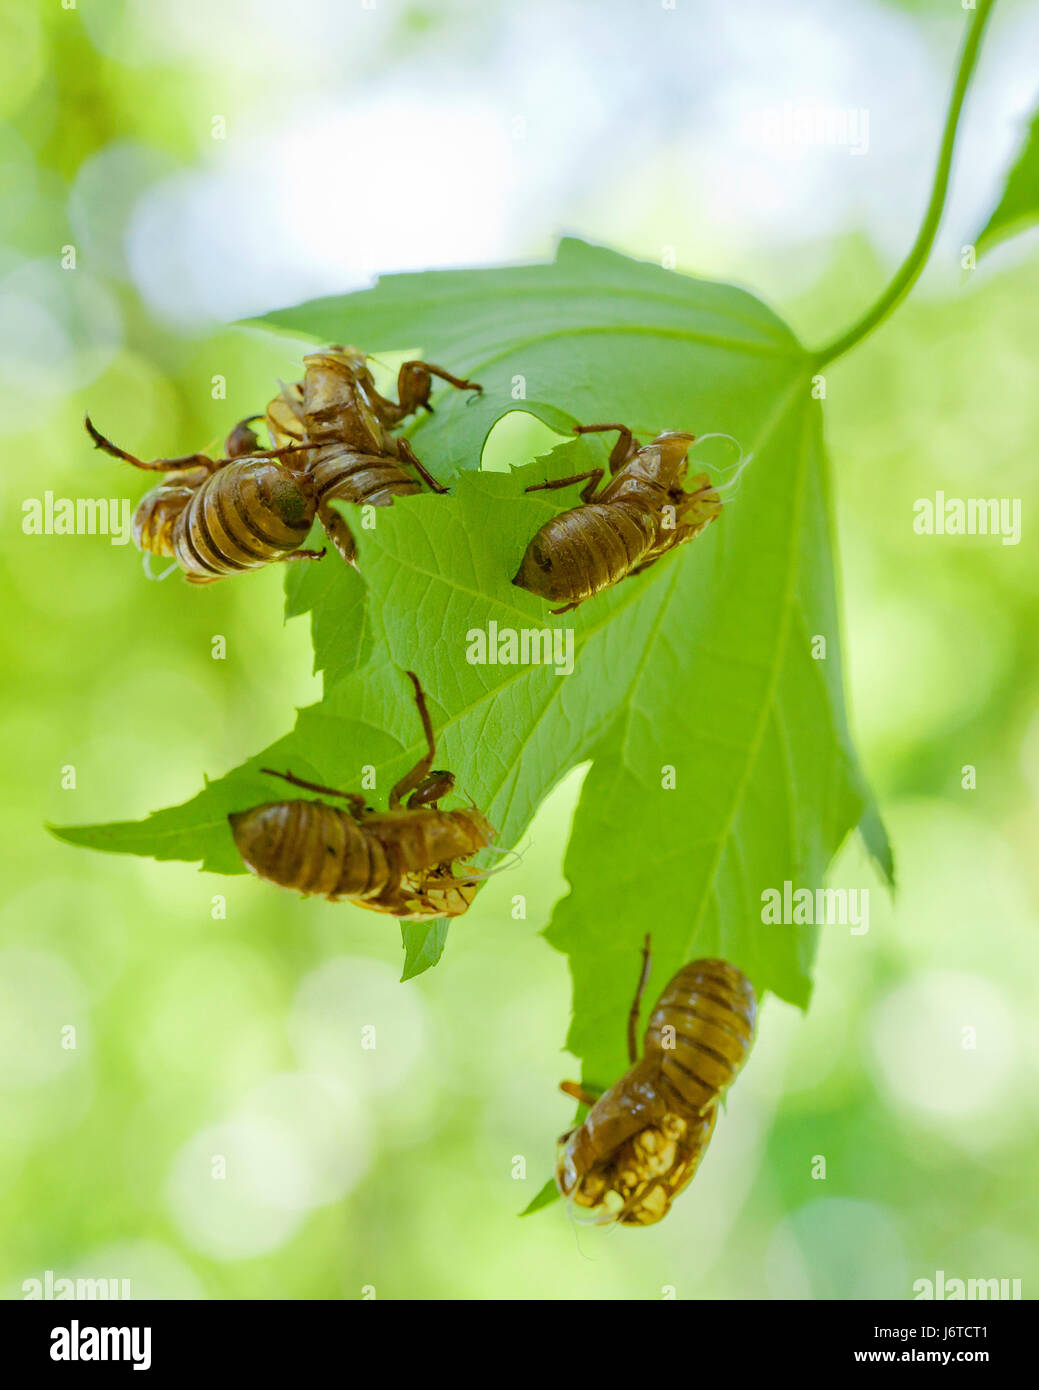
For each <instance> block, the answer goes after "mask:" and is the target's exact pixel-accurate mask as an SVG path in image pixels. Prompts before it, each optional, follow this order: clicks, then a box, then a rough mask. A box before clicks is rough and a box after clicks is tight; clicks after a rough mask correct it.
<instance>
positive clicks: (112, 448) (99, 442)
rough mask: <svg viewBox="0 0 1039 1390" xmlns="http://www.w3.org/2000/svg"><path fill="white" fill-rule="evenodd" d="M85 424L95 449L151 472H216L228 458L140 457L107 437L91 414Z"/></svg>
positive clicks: (194, 456) (198, 455)
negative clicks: (192, 469)
mask: <svg viewBox="0 0 1039 1390" xmlns="http://www.w3.org/2000/svg"><path fill="white" fill-rule="evenodd" d="M83 424H84V425H85V426H86V431H87V434H89V435H90V437H91V439H92V440H93V441H94V448H95V449H101V450H103V451H104V453H106V454H111V455H112V457H113V458H116V459H122V460H123V462H124V463H132V464H133V466H134V467H135V468H143V469H145V470H146V471H147V472H150V473H174V472H176V471H177V469H180V468H206V469H208V470H209V471H210V472H214V471H215V470H216V469H217V468H219V467H220V464H221V462H226V460H217V459H211V458H209V457H208V456H207V455H206V454H185V455H184V456H183V457H182V458H171V459H139V458H138V457H137V456H136V454H128V453H127V452H126V450H125V449H120V448H119V446H118V445H117V444H113V443H112V441H111V440H110V439H106V437H105V436H104V435H103V434H102V433H101V431H100V430H99V429H97V428H95V426H94V422H93V421H92V420H91V418H90V416H89V415H86V416H84V418H83Z"/></svg>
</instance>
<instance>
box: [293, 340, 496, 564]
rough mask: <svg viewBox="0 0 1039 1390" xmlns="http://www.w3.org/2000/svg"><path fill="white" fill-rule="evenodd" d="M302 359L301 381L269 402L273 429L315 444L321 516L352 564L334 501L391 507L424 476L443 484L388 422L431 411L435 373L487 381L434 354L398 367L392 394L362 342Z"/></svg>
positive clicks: (310, 465) (457, 383)
mask: <svg viewBox="0 0 1039 1390" xmlns="http://www.w3.org/2000/svg"><path fill="white" fill-rule="evenodd" d="M303 365H304V368H305V375H304V378H303V380H302V382H297V383H295V384H294V385H292V386H287V387H284V388H283V389H282V393H281V395H280V396H276V397H275V398H274V400H273V401H271V403H270V405H268V407H267V425H268V429H269V430H270V432H271V438H272V439H274V441H275V442H276V443H282V442H284V441H292V440H298V441H307V442H309V443H310V444H312V445H313V446H314V447H313V448H312V449H311V450H310V453H309V455H308V460H307V471H308V474H309V476H310V478H311V480H312V482H313V485H314V495H315V498H316V501H317V514H318V517H319V518H320V520H321V524H322V525H323V526H324V528H325V531H326V532H327V534H328V536H329V538H330V540H331V541H332V543H333V544H334V545H335V547H336V549H337V550H338V551H339V554H340V555H341V556H342V557H343V559H344V560H345V561H346V562H347V564H351V565H354V564H356V559H357V549H356V546H355V545H354V538H353V536H352V535H351V533H350V528H349V527H348V526H347V524H346V521H345V520H344V518H343V517H342V515H341V514H340V513H339V512H338V511H337V510H336V509H335V508H334V507H332V506H331V505H330V504H331V503H332V502H350V503H353V504H355V505H357V506H371V507H388V506H390V505H391V504H392V502H393V499H394V498H395V497H405V496H407V495H408V494H410V493H414V492H420V491H421V487H422V482H424V483H425V484H426V486H427V487H428V488H430V489H431V490H432V491H433V492H446V491H447V489H446V488H445V487H444V486H443V485H442V484H440V483H438V482H437V480H436V479H435V478H434V477H433V475H432V474H431V473H429V472H428V470H427V469H426V468H425V467H424V466H423V465H422V463H421V462H420V461H419V460H418V459H417V458H416V457H415V454H414V453H413V451H412V449H411V446H410V444H409V443H408V441H407V440H406V439H397V438H395V437H394V436H393V435H392V434H391V433H390V430H391V429H393V428H394V427H395V426H396V425H399V424H400V423H401V421H402V420H404V419H405V418H406V417H407V416H408V415H410V414H412V413H413V412H414V411H416V410H420V409H421V410H428V411H432V409H433V407H432V406H431V405H430V404H429V393H430V389H431V386H432V379H433V377H434V376H437V377H440V378H441V379H442V380H443V381H446V382H449V383H450V385H452V386H454V387H456V388H457V389H458V390H460V391H480V390H482V389H483V388H482V387H480V386H478V385H477V384H476V382H473V381H465V380H463V379H462V378H461V377H457V376H452V374H451V373H450V372H448V371H445V370H444V368H443V367H435V366H433V365H432V364H431V363H429V362H417V361H416V362H405V363H403V364H402V366H401V368H400V371H399V373H398V375H397V395H398V397H399V399H398V400H397V401H389V400H387V399H386V398H385V397H384V396H381V395H380V394H379V392H378V391H377V390H376V389H375V382H374V380H373V378H372V374H371V372H370V371H369V370H368V366H367V361H366V359H365V355H364V353H363V352H361V351H360V349H359V348H355V347H339V346H337V345H333V346H332V347H329V348H325V349H324V350H323V351H321V352H314V353H311V354H310V355H309V356H307V357H304V359H303ZM409 470H414V472H411V471H409ZM416 473H417V474H418V478H416V477H415V474H416ZM419 478H420V479H421V480H422V482H420V481H419Z"/></svg>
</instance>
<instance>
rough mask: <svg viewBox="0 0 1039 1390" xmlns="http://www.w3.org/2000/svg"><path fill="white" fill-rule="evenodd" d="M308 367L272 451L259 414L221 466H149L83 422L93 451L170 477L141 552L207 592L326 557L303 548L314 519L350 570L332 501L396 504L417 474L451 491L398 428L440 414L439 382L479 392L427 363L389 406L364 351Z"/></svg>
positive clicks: (332, 354) (289, 392)
mask: <svg viewBox="0 0 1039 1390" xmlns="http://www.w3.org/2000/svg"><path fill="white" fill-rule="evenodd" d="M304 368H305V375H304V379H303V381H302V382H299V383H297V384H296V385H294V386H289V387H285V388H284V389H283V391H282V393H281V395H279V396H276V397H275V398H274V400H273V401H271V403H270V405H269V406H268V408H267V412H266V415H265V416H264V417H262V418H263V419H264V420H265V422H266V425H267V429H268V432H269V434H270V436H271V439H272V441H273V443H272V446H271V447H270V448H264V447H262V446H261V444H260V442H259V440H258V438H257V436H256V433H255V431H254V430H253V429H251V427H250V426H251V424H252V421H253V420H256V419H260V418H261V417H260V416H250V417H249V418H248V419H245V420H242V421H240V422H239V423H238V424H237V425H236V426H235V428H234V429H233V430H232V431H231V433H230V434H229V435H228V436H227V439H226V441H225V445H224V454H225V456H224V457H223V458H218V459H213V458H209V457H208V456H207V455H205V454H190V455H188V456H186V457H183V458H160V459H152V460H150V461H146V460H143V459H139V458H137V457H135V456H134V455H133V454H129V453H127V452H126V451H125V450H123V449H120V448H118V447H117V446H116V445H115V444H113V443H112V442H111V440H109V439H107V438H106V437H105V436H104V435H103V434H101V433H100V431H98V430H97V429H95V427H94V425H93V424H92V423H91V421H90V419H89V418H88V419H87V421H86V427H87V431H88V433H89V434H90V437H91V438H92V439H93V441H94V444H95V446H96V447H97V448H99V449H103V450H104V451H105V452H106V453H109V454H111V455H113V457H115V458H119V459H123V460H124V461H125V462H127V463H132V464H133V465H134V467H135V468H144V469H148V470H150V471H152V472H162V473H165V474H166V477H165V478H163V480H162V482H161V484H160V485H159V486H158V487H156V488H153V489H152V490H151V491H150V492H148V493H146V495H145V496H144V497H143V498H142V500H141V502H140V504H139V505H138V507H137V511H136V512H135V514H134V520H133V534H134V540H135V542H136V544H137V547H138V549H140V550H142V551H144V552H146V553H150V554H153V555H165V556H169V557H171V558H173V559H175V560H176V561H177V563H178V564H179V565H180V567H181V569H182V570H183V571H184V573H185V576H186V577H187V579H188V580H189V581H190V582H191V583H193V584H209V583H212V582H213V580H215V579H220V578H222V577H224V576H225V575H229V574H238V573H240V572H241V571H243V570H251V569H258V568H260V567H261V566H262V565H267V564H270V563H271V562H272V561H275V560H297V559H320V557H321V555H322V554H324V552H323V551H314V550H304V549H301V548H300V545H301V542H302V541H303V540H305V539H306V537H307V534H308V533H309V531H310V529H311V527H312V525H313V523H314V518H315V517H317V518H319V519H320V521H321V522H322V524H323V525H324V527H325V529H326V531H327V532H328V535H329V537H330V538H331V539H332V541H333V543H334V544H335V546H336V549H337V550H338V551H339V553H340V554H341V555H342V556H343V558H344V559H345V560H347V561H348V562H349V563H351V564H353V563H354V559H355V547H354V542H353V537H352V536H351V535H350V531H349V528H348V527H347V525H346V523H345V522H344V520H343V518H342V517H341V516H340V515H339V513H338V512H337V511H336V510H335V509H334V508H332V507H330V505H329V503H330V502H332V501H335V500H339V501H344V502H356V503H359V504H363V503H367V504H369V505H371V506H376V507H384V506H388V505H389V504H390V503H391V502H392V501H393V498H394V497H395V496H401V495H403V494H405V493H409V492H417V491H419V489H420V487H421V484H420V483H419V482H418V480H417V479H416V477H415V476H413V474H412V473H410V472H409V471H408V469H409V467H410V468H413V469H414V470H415V472H416V473H417V474H418V475H419V476H420V477H421V478H422V479H423V480H424V481H425V482H426V483H427V484H428V485H429V486H430V487H431V488H433V489H434V490H435V491H437V492H444V491H446V489H445V488H444V487H443V486H442V485H441V484H440V483H438V482H437V481H436V480H435V479H434V478H433V477H432V475H431V474H430V473H429V472H428V471H427V470H426V469H425V468H424V467H423V465H422V464H421V463H420V462H419V460H418V459H417V458H416V457H415V455H414V453H413V452H412V449H411V446H410V445H409V444H408V442H407V440H406V439H397V438H395V437H394V436H393V435H392V434H391V433H390V431H391V429H393V428H394V427H395V426H396V425H399V424H400V423H401V421H402V420H404V419H405V417H406V416H408V415H410V414H411V413H412V412H413V411H415V410H418V409H425V410H432V406H430V404H429V394H430V389H431V386H432V378H433V377H434V376H438V377H441V378H442V379H443V380H444V381H448V382H450V383H451V385H452V386H457V387H459V388H460V389H464V390H471V391H479V390H480V389H481V388H480V387H479V386H477V385H476V384H475V383H473V382H469V381H464V380H462V378H460V377H456V376H452V375H451V373H450V372H447V371H445V370H444V369H443V368H442V367H436V366H433V365H432V364H431V363H428V362H418V361H414V362H405V363H404V364H403V366H402V367H401V368H400V372H399V374H398V378H397V386H398V394H399V397H400V399H399V401H389V400H387V399H386V398H385V397H384V396H381V395H380V394H379V392H378V391H377V390H376V389H375V383H374V380H373V378H372V375H371V373H370V372H369V370H368V367H367V364H366V361H365V356H364V353H362V352H360V351H359V350H358V349H357V348H343V347H337V346H334V347H330V348H328V349H326V350H325V351H323V352H318V353H312V354H311V355H310V356H308V357H306V358H304Z"/></svg>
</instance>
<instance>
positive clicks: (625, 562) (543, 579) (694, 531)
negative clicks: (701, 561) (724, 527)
mask: <svg viewBox="0 0 1039 1390" xmlns="http://www.w3.org/2000/svg"><path fill="white" fill-rule="evenodd" d="M601 430H617V431H618V434H619V438H618V440H617V443H616V445H615V446H614V448H613V451H612V452H611V454H610V458H609V469H610V475H611V476H610V481H609V482H608V483H607V484H606V486H605V487H604V488H602V490H601V491H597V489H598V488H599V485H600V483H601V482H602V480H603V476H604V473H605V469H602V468H593V469H590V470H589V471H588V472H587V473H575V474H573V475H572V476H571V477H569V478H557V479H555V480H553V481H551V482H547V483H535V484H533V485H532V486H531V487H528V488H527V492H539V491H546V490H552V489H556V488H563V487H571V486H572V485H573V484H574V483H580V482H583V483H584V484H585V486H584V487H583V488H582V489H581V494H580V496H581V506H579V507H573V508H571V509H570V511H568V512H562V513H561V514H560V515H559V516H555V517H552V518H551V519H550V520H549V521H546V522H545V524H544V525H543V526H542V527H541V528H540V530H539V531H538V532H537V534H536V535H535V536H534V537H533V538H532V540H531V541H530V543H529V545H528V546H527V549H526V551H525V552H524V555H523V559H522V561H521V562H520V567H519V570H518V571H517V573H516V575H515V577H514V579H513V581H512V582H513V583H514V584H516V585H518V587H519V588H521V589H527V590H529V591H530V593H532V594H537V595H538V596H539V597H541V598H544V599H547V600H548V601H549V602H550V603H560V604H562V605H563V607H561V608H555V609H553V610H552V611H553V612H554V613H566V612H568V611H569V610H570V609H572V608H577V607H579V606H580V605H581V604H582V603H584V602H585V601H586V600H587V599H590V598H592V597H593V596H594V595H595V594H598V593H601V592H602V591H603V590H604V589H609V588H611V587H612V586H613V585H614V584H618V583H620V581H621V580H622V579H626V578H627V577H628V576H629V575H633V574H641V573H642V571H643V570H646V569H648V568H649V566H650V565H654V564H656V562H657V561H658V560H659V559H660V558H661V556H663V555H666V554H667V553H668V552H669V551H671V550H674V549H675V547H676V546H679V545H683V544H684V543H685V542H686V541H691V540H692V539H693V537H694V536H698V535H699V534H700V532H701V531H703V530H704V528H705V527H706V526H708V525H709V524H710V523H711V522H712V521H713V520H714V519H715V517H717V516H718V515H719V514H720V512H721V508H722V503H721V497H720V496H719V494H718V492H717V491H716V490H715V488H714V487H713V486H712V485H711V481H710V478H709V477H708V475H707V474H706V473H699V474H697V475H696V476H695V477H693V478H690V479H688V486H687V485H686V484H687V474H688V471H689V463H688V458H687V455H688V453H689V449H690V447H691V446H692V444H693V443H694V442H695V439H696V436H695V435H692V434H685V433H684V432H682V431H679V430H665V431H664V432H663V434H658V435H657V437H656V438H655V439H654V440H653V441H652V442H651V443H649V444H647V445H645V446H644V447H642V448H640V447H639V444H638V441H637V440H636V439H635V437H634V436H633V435H632V433H631V431H630V430H629V429H628V428H627V426H626V425H578V426H577V430H576V432H577V433H578V434H590V433H594V432H596V431H601Z"/></svg>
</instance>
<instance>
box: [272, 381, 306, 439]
mask: <svg viewBox="0 0 1039 1390" xmlns="http://www.w3.org/2000/svg"><path fill="white" fill-rule="evenodd" d="M265 422H266V425H267V430H268V433H269V434H270V436H271V438H272V439H273V440H274V443H275V446H276V447H277V448H283V447H284V446H285V445H287V444H296V443H298V442H299V441H300V440H301V439H303V438H304V436H305V434H306V430H305V428H304V425H303V386H302V384H301V383H300V382H298V381H295V382H293V383H292V385H291V386H282V388H281V392H280V394H279V395H277V396H275V397H274V399H273V400H272V401H271V402H270V404H269V405H268V406H267V411H266V415H265Z"/></svg>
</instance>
